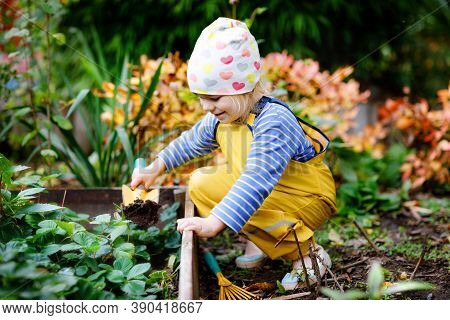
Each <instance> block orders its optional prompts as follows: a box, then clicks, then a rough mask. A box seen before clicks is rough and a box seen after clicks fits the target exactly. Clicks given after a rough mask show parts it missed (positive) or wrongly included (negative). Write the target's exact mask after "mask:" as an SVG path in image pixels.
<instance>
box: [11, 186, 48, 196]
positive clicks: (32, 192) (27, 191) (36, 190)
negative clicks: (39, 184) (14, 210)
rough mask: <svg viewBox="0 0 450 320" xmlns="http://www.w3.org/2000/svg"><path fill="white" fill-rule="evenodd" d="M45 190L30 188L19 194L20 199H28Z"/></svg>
mask: <svg viewBox="0 0 450 320" xmlns="http://www.w3.org/2000/svg"><path fill="white" fill-rule="evenodd" d="M44 190H45V188H30V189H25V190H22V191H20V192H19V194H18V195H17V196H18V197H28V196H32V195H34V194H37V193H40V192H42V191H44Z"/></svg>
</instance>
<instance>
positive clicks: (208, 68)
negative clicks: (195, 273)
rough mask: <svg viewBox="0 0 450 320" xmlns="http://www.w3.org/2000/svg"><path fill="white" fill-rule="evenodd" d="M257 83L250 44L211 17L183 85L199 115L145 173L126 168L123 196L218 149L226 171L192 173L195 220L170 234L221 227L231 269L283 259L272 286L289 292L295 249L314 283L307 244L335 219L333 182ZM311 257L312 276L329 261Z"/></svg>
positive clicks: (313, 145) (309, 130)
mask: <svg viewBox="0 0 450 320" xmlns="http://www.w3.org/2000/svg"><path fill="white" fill-rule="evenodd" d="M260 75H261V61H260V55H259V51H258V45H257V43H256V41H255V38H254V37H253V36H252V35H251V33H250V32H249V30H248V28H247V26H246V25H245V23H243V22H240V21H236V20H232V19H228V18H219V19H217V20H216V21H214V22H213V23H212V24H211V25H209V26H208V27H207V28H205V29H204V30H203V32H202V33H201V35H200V37H199V38H198V40H197V43H196V45H195V48H194V50H193V52H192V56H191V58H190V60H189V63H188V68H187V76H188V83H189V88H190V90H191V91H192V92H193V93H195V94H197V95H198V97H199V98H200V102H201V105H202V107H203V109H204V110H205V111H207V112H208V113H207V114H206V115H205V116H204V117H203V118H202V119H201V120H200V121H198V122H197V123H196V124H195V125H194V126H193V127H192V128H191V129H190V130H188V131H185V132H183V133H182V134H181V136H180V137H179V138H177V139H175V140H174V141H172V142H171V143H170V144H169V145H168V146H167V147H166V148H165V149H163V150H162V151H161V152H160V153H159V154H158V156H157V158H156V160H155V161H154V162H153V163H152V164H151V165H150V166H149V167H147V168H146V170H138V169H136V170H135V171H134V172H133V177H132V181H131V187H132V188H135V187H137V186H138V185H139V184H145V187H146V188H149V187H150V186H151V185H152V183H153V182H154V180H155V179H156V177H157V176H158V175H160V174H161V173H163V172H169V171H170V170H172V169H173V168H175V167H177V166H180V165H182V164H184V163H185V162H187V161H189V160H191V159H193V158H195V157H199V156H203V155H205V154H208V153H210V152H211V151H213V150H214V149H217V148H220V149H221V151H222V153H223V154H224V156H225V158H226V160H227V161H226V163H225V164H221V165H217V166H209V167H203V168H200V169H197V170H195V171H194V172H193V173H192V175H191V177H190V180H189V186H188V188H189V195H190V197H191V199H192V201H193V202H194V204H195V206H196V207H197V209H198V213H199V215H200V217H194V218H185V219H179V220H178V227H177V228H178V230H179V231H180V232H181V233H182V232H183V231H185V230H193V231H194V232H195V233H196V234H197V235H198V236H200V237H206V238H207V237H213V236H216V235H217V234H218V233H219V232H220V231H222V230H223V229H224V228H226V227H228V228H230V229H232V230H233V231H235V232H236V233H239V234H240V235H242V236H243V237H244V238H246V239H247V246H246V250H245V254H244V255H243V256H241V257H238V258H237V259H236V264H237V266H238V267H241V268H254V267H258V266H261V265H262V264H263V262H264V260H265V259H266V258H267V257H269V258H271V259H276V258H279V257H282V258H284V259H288V260H292V261H293V272H292V273H288V274H286V276H285V277H284V278H283V279H282V284H283V286H284V287H285V288H286V289H287V290H290V289H293V288H295V287H296V286H297V285H298V282H299V281H302V280H301V279H304V276H301V273H302V272H303V269H302V265H301V259H300V256H299V251H298V247H297V244H298V243H297V242H296V241H297V240H298V242H299V246H300V251H301V253H302V255H303V256H304V261H305V264H306V266H307V270H308V275H309V277H310V280H311V281H312V282H315V281H317V279H315V276H314V272H313V271H312V266H311V260H310V258H309V256H308V255H307V254H308V248H309V241H308V240H309V239H311V238H312V237H313V233H314V232H313V231H314V230H315V229H317V228H318V227H320V226H321V225H322V224H323V223H324V222H325V221H326V220H327V219H328V218H330V217H331V216H332V215H333V214H334V213H335V212H336V204H335V203H336V201H335V200H336V199H335V198H336V196H335V185H334V180H333V177H332V175H331V172H330V170H329V169H328V167H327V166H326V165H325V164H324V162H323V158H324V155H325V152H326V150H327V148H328V145H329V140H328V138H327V137H326V136H325V134H323V133H322V132H321V131H320V130H319V129H317V128H315V127H314V126H312V125H310V124H308V123H306V122H304V121H303V120H301V119H300V118H297V117H296V116H295V115H294V113H293V112H292V111H291V109H290V108H289V106H288V105H286V104H285V103H284V102H282V101H279V100H277V99H274V98H272V97H270V96H266V95H265V94H264V90H263V88H262V86H261V84H260V82H259V81H260ZM294 233H295V234H294ZM315 251H316V254H317V255H318V257H319V270H320V273H321V276H322V275H323V274H324V273H325V269H326V267H330V266H331V261H330V258H329V256H328V254H327V253H326V252H325V251H324V250H323V248H322V247H321V246H318V245H315ZM299 285H302V283H300V284H299Z"/></svg>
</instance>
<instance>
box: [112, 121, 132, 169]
mask: <svg viewBox="0 0 450 320" xmlns="http://www.w3.org/2000/svg"><path fill="white" fill-rule="evenodd" d="M116 130H117V135H118V136H119V139H120V142H122V147H123V150H124V151H125V155H126V157H127V161H128V167H129V168H133V166H134V164H133V163H134V153H133V149H132V148H131V144H130V139H129V137H128V134H127V133H126V131H125V129H124V128H123V127H118V128H117V129H116Z"/></svg>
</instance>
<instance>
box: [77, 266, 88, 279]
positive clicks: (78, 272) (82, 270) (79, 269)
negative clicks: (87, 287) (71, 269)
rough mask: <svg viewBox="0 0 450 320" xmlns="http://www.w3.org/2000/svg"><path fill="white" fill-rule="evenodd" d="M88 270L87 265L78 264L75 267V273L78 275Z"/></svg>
mask: <svg viewBox="0 0 450 320" xmlns="http://www.w3.org/2000/svg"><path fill="white" fill-rule="evenodd" d="M87 272H88V267H87V266H78V267H76V268H75V274H76V275H77V276H79V277H81V276H84V275H85V274H86V273H87Z"/></svg>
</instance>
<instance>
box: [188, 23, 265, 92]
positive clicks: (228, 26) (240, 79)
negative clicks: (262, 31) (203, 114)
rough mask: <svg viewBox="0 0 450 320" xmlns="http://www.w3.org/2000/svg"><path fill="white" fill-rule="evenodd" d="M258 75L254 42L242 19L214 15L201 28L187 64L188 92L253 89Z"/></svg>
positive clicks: (259, 70) (256, 51)
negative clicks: (213, 19) (213, 18)
mask: <svg viewBox="0 0 450 320" xmlns="http://www.w3.org/2000/svg"><path fill="white" fill-rule="evenodd" d="M260 77H261V58H260V56H259V50H258V44H257V43H256V40H255V38H254V37H253V35H252V34H251V33H250V31H249V30H248V28H247V25H246V24H245V23H244V22H241V21H238V20H233V19H229V18H218V19H217V20H216V21H214V22H213V23H211V24H210V25H209V26H207V27H206V28H205V29H204V30H203V31H202V33H201V35H200V37H199V38H198V39H197V42H196V44H195V47H194V51H193V52H192V55H191V58H190V59H189V63H188V67H187V78H188V83H189V88H190V90H191V91H192V92H194V93H199V94H208V95H234V94H241V93H246V92H250V91H252V90H253V88H254V87H255V85H256V83H257V82H258V81H259V79H260Z"/></svg>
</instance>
